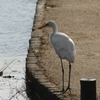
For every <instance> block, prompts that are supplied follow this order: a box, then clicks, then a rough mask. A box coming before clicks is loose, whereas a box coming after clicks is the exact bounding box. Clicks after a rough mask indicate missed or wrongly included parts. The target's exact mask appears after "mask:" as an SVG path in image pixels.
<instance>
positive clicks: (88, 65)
mask: <svg viewBox="0 0 100 100" xmlns="http://www.w3.org/2000/svg"><path fill="white" fill-rule="evenodd" d="M99 11H100V1H99V0H88V1H87V0H81V1H80V0H76V1H73V0H47V1H46V6H45V11H44V19H43V21H42V22H41V23H44V22H48V21H49V20H53V21H55V22H56V23H57V25H58V31H60V32H64V33H66V34H67V35H68V36H69V37H70V38H72V39H73V41H74V42H75V46H76V51H77V55H76V59H75V62H74V63H73V64H72V73H71V88H72V93H73V94H76V97H77V98H79V95H80V79H82V78H95V79H96V80H97V94H98V96H99V93H100V78H99V77H100V28H99V27H100V17H99V16H100V12H99ZM42 31H43V33H44V34H43V39H42V40H43V41H44V44H43V45H42V48H43V49H42V50H41V52H42V53H41V54H42V56H41V57H40V58H39V59H41V64H40V67H42V69H44V70H45V73H46V76H47V78H48V79H49V80H50V81H51V82H53V83H55V84H56V85H57V86H58V87H60V88H61V87H62V81H61V75H62V74H61V73H62V72H61V66H60V59H59V57H58V56H57V54H56V53H55V51H54V49H53V47H52V45H51V43H50V41H49V34H50V33H51V32H52V29H51V28H44V29H42ZM63 63H64V69H65V88H66V87H67V80H68V79H67V78H68V61H66V60H63Z"/></svg>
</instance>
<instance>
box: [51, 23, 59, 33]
mask: <svg viewBox="0 0 100 100" xmlns="http://www.w3.org/2000/svg"><path fill="white" fill-rule="evenodd" d="M52 28H53V34H56V33H57V30H58V29H57V25H56V23H53V25H52Z"/></svg>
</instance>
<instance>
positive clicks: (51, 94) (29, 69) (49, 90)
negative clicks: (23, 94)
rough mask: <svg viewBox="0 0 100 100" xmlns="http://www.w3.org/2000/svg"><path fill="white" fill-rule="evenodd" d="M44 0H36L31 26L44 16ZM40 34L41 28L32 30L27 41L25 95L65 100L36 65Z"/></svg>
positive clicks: (33, 97)
mask: <svg viewBox="0 0 100 100" xmlns="http://www.w3.org/2000/svg"><path fill="white" fill-rule="evenodd" d="M45 2H46V0H42V1H40V0H38V2H37V7H36V14H35V17H34V26H33V28H35V27H37V26H39V25H41V21H42V20H43V17H44V16H43V12H44V7H45ZM42 36H43V33H42V31H41V30H39V31H37V32H32V36H31V39H30V41H29V43H30V46H29V50H28V55H27V58H26V91H30V92H27V95H28V97H29V98H30V99H34V100H37V99H39V100H42V99H43V100H62V98H63V100H65V97H64V96H63V95H62V96H61V95H59V93H58V92H55V91H59V88H57V87H56V86H55V84H53V83H51V82H50V81H49V80H48V79H47V78H46V76H45V75H44V71H43V70H42V69H41V68H39V66H38V64H39V62H38V56H37V55H36V54H40V47H41V46H40V45H41V40H40V39H41V37H42ZM33 84H34V85H33Z"/></svg>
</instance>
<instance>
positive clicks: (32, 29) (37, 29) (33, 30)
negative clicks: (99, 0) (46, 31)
mask: <svg viewBox="0 0 100 100" xmlns="http://www.w3.org/2000/svg"><path fill="white" fill-rule="evenodd" d="M45 26H46V24H45V25H42V26H40V27H38V28H35V29H32V31H34V30H38V29H41V28H43V27H45Z"/></svg>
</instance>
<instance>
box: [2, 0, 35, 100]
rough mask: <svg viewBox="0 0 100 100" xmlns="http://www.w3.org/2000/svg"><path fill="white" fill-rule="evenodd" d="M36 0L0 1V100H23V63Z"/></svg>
mask: <svg viewBox="0 0 100 100" xmlns="http://www.w3.org/2000/svg"><path fill="white" fill-rule="evenodd" d="M36 2H37V0H0V72H1V71H3V76H0V100H25V99H26V97H25V96H26V95H25V80H24V79H25V61H26V56H27V50H28V47H29V39H30V38H31V30H32V26H33V20H34V14H35V9H36Z"/></svg>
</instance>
